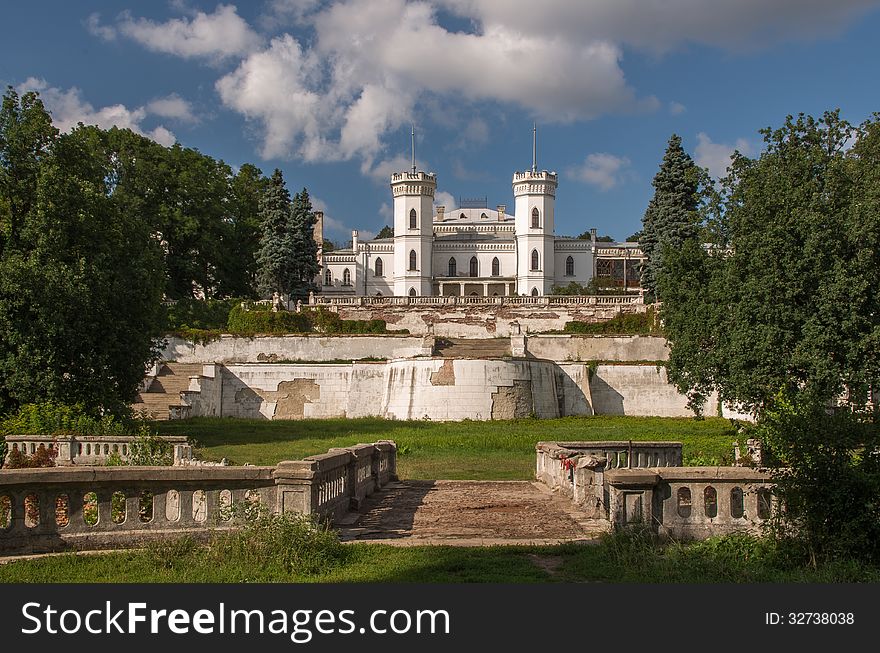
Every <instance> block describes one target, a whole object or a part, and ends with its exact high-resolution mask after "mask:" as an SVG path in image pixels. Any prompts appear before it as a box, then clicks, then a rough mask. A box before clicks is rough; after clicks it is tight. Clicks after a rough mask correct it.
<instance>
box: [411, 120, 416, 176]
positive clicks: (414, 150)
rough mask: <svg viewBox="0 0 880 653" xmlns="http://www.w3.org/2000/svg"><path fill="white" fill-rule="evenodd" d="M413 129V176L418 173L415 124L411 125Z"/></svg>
mask: <svg viewBox="0 0 880 653" xmlns="http://www.w3.org/2000/svg"><path fill="white" fill-rule="evenodd" d="M410 126H411V127H412V171H413V174H415V173H416V125H415V123H410Z"/></svg>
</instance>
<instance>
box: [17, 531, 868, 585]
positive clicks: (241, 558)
mask: <svg viewBox="0 0 880 653" xmlns="http://www.w3.org/2000/svg"><path fill="white" fill-rule="evenodd" d="M541 561H552V562H553V563H554V565H553V566H552V568H550V569H548V567H547V566H546V565H544V566H542V565H540V564H539V563H540V562H541ZM878 581H880V568H878V567H876V566H871V565H866V564H864V563H861V562H858V561H856V560H839V561H834V562H830V563H822V564H819V565H818V566H817V567H815V568H814V567H812V566H810V565H809V564H808V560H807V558H806V557H805V552H804V550H803V549H799V548H798V547H797V545H796V543H790V542H789V543H784V544H780V543H777V542H775V541H773V540H769V539H761V538H757V537H754V536H750V535H746V534H734V535H728V536H725V537H717V538H711V539H709V540H706V541H703V542H695V543H662V542H659V541H658V540H657V539H656V538H655V537H653V536H651V535H649V534H647V533H645V532H642V531H623V532H617V533H612V534H609V535H607V536H605V537H603V538H601V540H599V541H598V542H596V543H594V544H586V545H583V544H568V545H561V546H535V547H525V546H496V547H452V546H413V547H396V546H388V545H381V544H345V545H343V544H340V543H339V542H338V540H337V539H336V538H335V536H334V535H333V533H332V532H328V531H326V530H322V529H320V527H318V528H316V527H315V526H313V525H311V524H309V523H308V522H306V521H305V520H303V519H301V518H295V517H283V518H274V519H273V520H272V522H271V523H269V524H267V525H266V526H259V527H256V528H252V529H249V530H245V531H241V532H239V533H233V534H222V535H218V536H215V537H214V539H213V540H212V541H211V542H210V543H209V544H208V545H207V546H205V545H202V544H199V543H198V542H196V541H195V540H193V539H192V538H187V537H184V538H179V539H176V540H170V541H167V542H163V543H158V544H154V545H151V546H149V547H148V548H147V549H146V550H142V551H121V552H117V553H112V554H107V555H89V556H77V555H75V554H67V555H62V556H56V557H52V558H44V559H41V560H22V561H18V562H14V563H9V564H6V565H0V582H4V583H52V582H61V583H94V582H147V583H193V582H212V583H241V582H251V583H254V582H287V583H290V582H327V583H329V582H347V583H351V582H355V583H376V582H386V583H393V582H399V583H460V582H466V583H536V582H606V583H771V582H775V583H848V582H878Z"/></svg>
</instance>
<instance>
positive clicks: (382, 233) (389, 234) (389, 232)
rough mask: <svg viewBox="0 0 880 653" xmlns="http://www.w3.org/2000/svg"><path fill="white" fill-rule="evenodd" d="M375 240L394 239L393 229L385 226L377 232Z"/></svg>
mask: <svg viewBox="0 0 880 653" xmlns="http://www.w3.org/2000/svg"><path fill="white" fill-rule="evenodd" d="M376 238H394V227H389V226H388V225H387V224H386V225H385V226H384V227H382V228H381V229H380V230H379V233H377V234H376Z"/></svg>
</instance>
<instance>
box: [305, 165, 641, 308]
mask: <svg viewBox="0 0 880 653" xmlns="http://www.w3.org/2000/svg"><path fill="white" fill-rule="evenodd" d="M413 160H415V155H413ZM557 185H558V176H557V174H556V173H555V172H548V171H547V170H538V169H537V165H536V157H535V151H534V149H533V156H532V169H531V170H527V171H525V172H515V173H514V175H513V196H514V202H515V204H514V213H513V215H511V214H509V213H507V210H506V208H507V207H506V206H505V205H503V204H500V205H498V206H497V207H496V208H495V209H490V208H488V207H487V206H486V202H485V201H483V202H474V201H470V202H460V203H461V204H462V206H460V207H458V208H455V209H453V210H451V211H447V210H446V207H444V206H437V207H436V208H435V206H434V192H435V190H436V189H437V176H436V175H435V174H434V173H430V172H423V171H420V170H419V171H417V170H416V166H415V165H413V167H412V169H411V170H410V171H407V172H397V173H394V174H392V175H391V194H392V197H393V200H394V237H393V238H376V239H373V240H370V241H366V242H361V241H360V240H359V239H358V232H357V231H353V232H352V244H351V248H350V249H343V250H335V251H333V252H329V253H326V254H325V253H323V252H321V253H320V254H319V256H320V259H321V279H320V283H319V286H320V289H321V290H320V294H322V295H325V296H360V297H367V296H370V297H372V296H398V297H406V296H409V297H423V296H434V297H446V296H478V297H493V296H495V297H505V296H523V295H531V296H539V295H547V294H550V291H551V290H552V289H553V287H554V286H566V285H568V284H570V283H571V282H577V283H579V284H581V285H586V284H588V283H589V282H590V280H591V279H592V278H593V277H594V276H599V277H605V278H606V282H607V283H606V285H609V286H618V287H621V289H624V288H638V287H639V284H638V272H637V269H638V264H639V263H640V261H641V259H642V253H641V250H639V248H638V244H637V243H601V242H599V243H597V241H596V230H595V229H592V230H591V238H590V239H578V238H566V237H560V236H556V235H555V234H554V218H555V216H554V206H555V203H556V187H557ZM322 217H323V216H319V221H318V225H316V233H315V237H316V239H318V242H319V243H320V242H322V239H323V236H322V225H321V223H322Z"/></svg>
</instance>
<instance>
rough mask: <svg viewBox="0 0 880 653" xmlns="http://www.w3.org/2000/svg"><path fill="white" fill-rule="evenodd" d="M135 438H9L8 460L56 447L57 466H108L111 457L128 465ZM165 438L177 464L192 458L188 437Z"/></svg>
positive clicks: (167, 436)
mask: <svg viewBox="0 0 880 653" xmlns="http://www.w3.org/2000/svg"><path fill="white" fill-rule="evenodd" d="M135 439H136V437H135V436H132V435H7V436H6V445H7V452H6V460H7V461H8V460H9V454H10V453H11V452H12V451H21V452H22V453H24V454H27V455H33V454H34V453H36V451H37V450H38V449H39V448H40V447H43V448H46V449H48V448H54V449H55V451H56V456H55V465H57V466H58V467H67V466H69V465H104V464H106V463H107V460H108V458H110V457H111V456H118V457H119V458H120V460H122V462H128V460H129V458H130V456H131V444H132V442H133V441H134V440H135ZM162 439H163V440H165V441H166V442H168V443H170V444H171V447H172V451H173V460H174V464H175V465H177V464H180V461H181V460H189V459H191V458H192V445H190V444H189V443H188V442H187V439H186V437H185V436H177V435H166V436H162Z"/></svg>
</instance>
